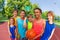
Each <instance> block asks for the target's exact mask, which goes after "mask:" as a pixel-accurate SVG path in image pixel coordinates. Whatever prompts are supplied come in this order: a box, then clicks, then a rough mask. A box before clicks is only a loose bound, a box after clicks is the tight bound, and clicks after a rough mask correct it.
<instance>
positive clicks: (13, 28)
mask: <svg viewBox="0 0 60 40" xmlns="http://www.w3.org/2000/svg"><path fill="white" fill-rule="evenodd" d="M14 22H15V20H14V18H12V17H11V18H10V20H9V31H10V32H9V33H10V37H11V40H15V33H16V26H15V25H14Z"/></svg>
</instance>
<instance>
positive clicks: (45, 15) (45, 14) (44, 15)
mask: <svg viewBox="0 0 60 40" xmlns="http://www.w3.org/2000/svg"><path fill="white" fill-rule="evenodd" d="M47 13H48V11H45V12H42V18H44V19H47Z"/></svg>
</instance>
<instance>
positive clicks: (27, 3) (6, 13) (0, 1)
mask: <svg viewBox="0 0 60 40" xmlns="http://www.w3.org/2000/svg"><path fill="white" fill-rule="evenodd" d="M36 7H39V8H41V9H42V11H43V12H42V18H44V19H47V17H46V14H47V12H48V11H49V10H52V11H53V12H54V13H55V20H54V22H55V24H56V25H57V26H58V27H59V26H60V8H59V7H60V5H59V0H0V23H1V22H4V21H7V20H8V19H9V18H10V17H11V16H12V11H13V10H14V9H17V10H18V11H20V10H25V11H26V15H28V14H34V13H33V9H34V8H36ZM18 14H19V12H18Z"/></svg>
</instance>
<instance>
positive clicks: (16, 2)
mask: <svg viewBox="0 0 60 40" xmlns="http://www.w3.org/2000/svg"><path fill="white" fill-rule="evenodd" d="M36 7H38V6H37V5H36V4H31V3H30V1H29V0H7V5H6V6H5V7H4V10H5V14H4V15H5V16H7V17H8V18H9V17H10V16H12V11H13V10H14V9H18V11H20V10H25V11H26V14H29V13H32V14H33V9H34V8H36Z"/></svg>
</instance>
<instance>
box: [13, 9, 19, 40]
mask: <svg viewBox="0 0 60 40" xmlns="http://www.w3.org/2000/svg"><path fill="white" fill-rule="evenodd" d="M17 15H18V10H17V9H15V10H13V18H14V20H15V23H14V24H15V26H16V28H17V24H16V21H17V18H19V17H18V16H17ZM17 30H18V29H16V37H17V38H16V40H19V37H20V35H19V34H18V31H17Z"/></svg>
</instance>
